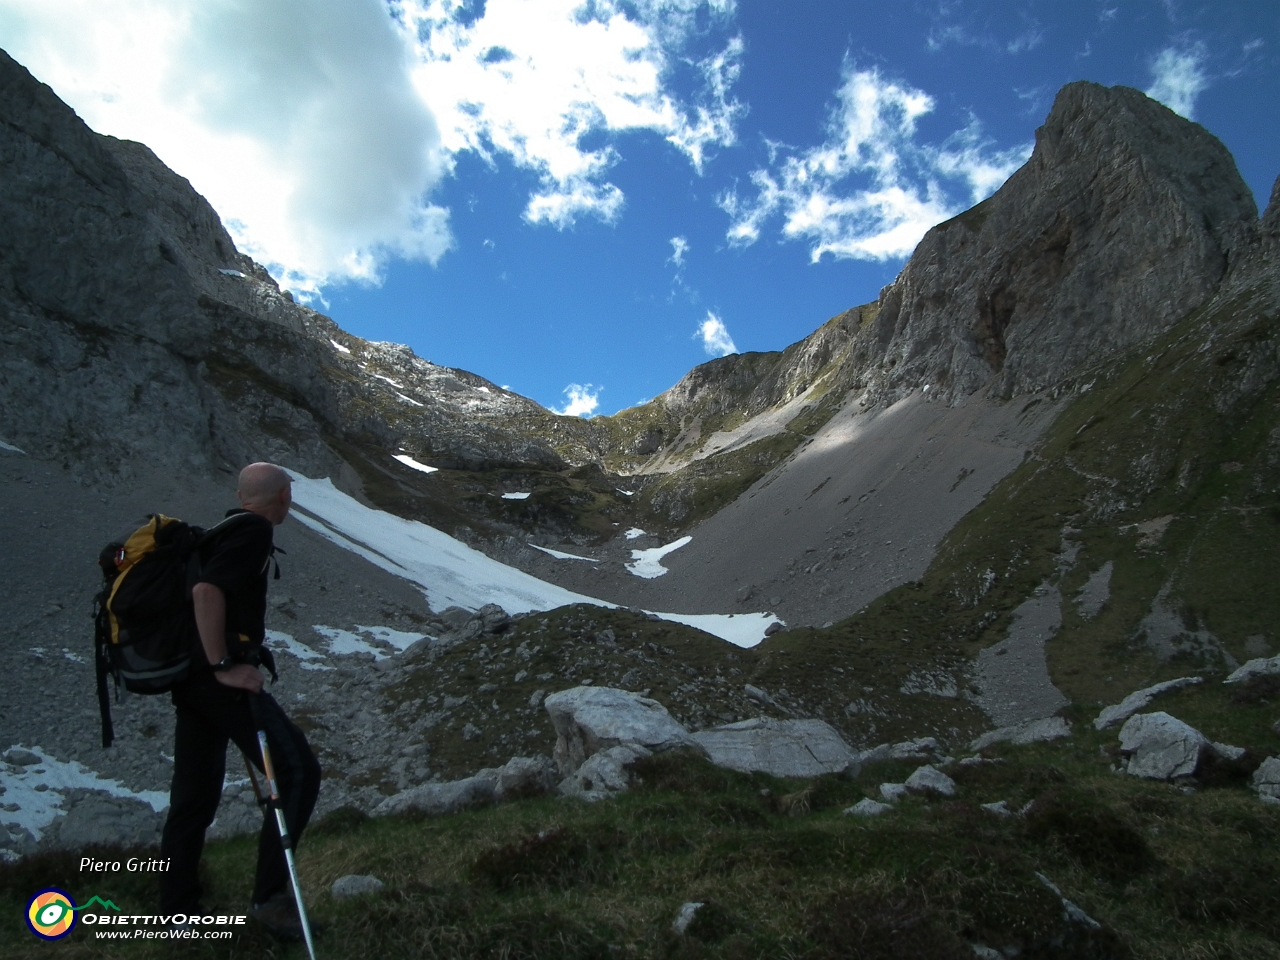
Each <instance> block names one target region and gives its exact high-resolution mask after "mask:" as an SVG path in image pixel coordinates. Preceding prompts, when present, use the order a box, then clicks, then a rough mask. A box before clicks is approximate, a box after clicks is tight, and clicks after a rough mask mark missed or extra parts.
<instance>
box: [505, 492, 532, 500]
mask: <svg viewBox="0 0 1280 960" xmlns="http://www.w3.org/2000/svg"><path fill="white" fill-rule="evenodd" d="M529 496H530V495H529V494H527V493H504V494H503V495H502V499H503V500H528V499H529Z"/></svg>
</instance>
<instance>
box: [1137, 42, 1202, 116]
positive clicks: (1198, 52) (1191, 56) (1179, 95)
mask: <svg viewBox="0 0 1280 960" xmlns="http://www.w3.org/2000/svg"><path fill="white" fill-rule="evenodd" d="M1207 58H1208V51H1207V50H1206V49H1205V46H1204V44H1203V43H1201V42H1200V41H1198V40H1197V41H1195V42H1194V43H1183V44H1179V45H1176V46H1172V47H1166V48H1165V49H1164V50H1161V51H1160V54H1159V55H1158V56H1157V57H1156V58H1155V61H1154V62H1153V63H1152V64H1151V75H1152V78H1153V80H1154V81H1155V82H1154V83H1152V85H1151V86H1150V87H1149V88H1148V89H1147V96H1149V97H1151V98H1152V99H1153V100H1159V101H1160V102H1161V103H1163V104H1164V105H1165V106H1166V107H1168V108H1169V109H1170V110H1172V111H1173V112H1174V113H1177V114H1181V115H1182V116H1184V117H1186V118H1187V119H1188V120H1192V119H1194V114H1195V106H1196V98H1197V97H1199V96H1200V94H1201V93H1203V92H1204V91H1205V90H1206V89H1208V87H1209V77H1208V75H1207V74H1206V73H1205V71H1204V63H1205V60H1206V59H1207Z"/></svg>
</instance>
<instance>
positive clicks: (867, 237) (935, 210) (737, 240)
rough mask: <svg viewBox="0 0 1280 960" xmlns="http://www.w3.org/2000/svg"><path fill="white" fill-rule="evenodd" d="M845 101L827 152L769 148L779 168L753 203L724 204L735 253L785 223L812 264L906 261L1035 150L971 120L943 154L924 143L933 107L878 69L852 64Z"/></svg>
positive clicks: (755, 176)
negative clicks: (923, 126) (921, 132)
mask: <svg viewBox="0 0 1280 960" xmlns="http://www.w3.org/2000/svg"><path fill="white" fill-rule="evenodd" d="M837 100H838V103H837V106H836V108H835V110H834V111H833V112H832V115H831V118H830V120H829V122H828V125H827V138H826V141H825V142H824V143H823V144H822V145H821V146H817V147H812V148H809V149H807V150H803V151H799V152H795V151H790V150H787V149H785V148H783V147H781V146H779V145H776V144H774V145H771V152H772V154H773V161H772V162H771V163H770V165H769V166H768V167H766V168H761V169H757V170H755V171H753V172H752V174H751V183H752V186H753V187H754V188H755V195H754V196H747V197H744V196H742V195H741V194H739V193H738V191H737V190H733V191H730V192H727V193H725V194H722V195H721V196H720V198H719V203H720V206H721V208H722V209H724V210H725V212H726V213H728V214H729V216H730V219H731V224H730V226H729V230H728V239H729V242H730V243H731V244H740V245H746V244H750V243H754V242H755V241H756V240H758V239H759V238H760V236H761V233H762V231H763V230H764V228H765V225H766V224H767V223H768V222H769V221H770V220H772V219H774V218H775V217H781V219H782V236H783V237H784V238H786V239H790V240H801V241H804V242H807V243H809V245H810V257H811V259H812V260H813V261H814V262H817V261H818V260H820V259H821V258H822V256H823V255H824V254H831V255H832V256H834V257H837V258H854V259H862V260H886V259H890V258H894V257H902V256H905V255H907V254H909V253H910V252H911V250H912V249H914V247H915V245H916V243H917V242H918V241H919V240H920V238H921V237H922V236H923V235H924V233H925V231H926V230H928V229H929V228H930V227H931V226H933V225H934V224H936V223H938V222H940V221H942V220H945V219H947V218H949V217H951V216H954V215H955V214H956V213H957V212H959V210H960V209H962V208H963V205H968V204H971V203H976V202H978V201H979V200H982V199H983V198H985V197H987V196H989V195H990V194H991V193H992V192H994V191H995V190H996V189H997V188H998V187H999V186H1000V185H1001V184H1002V183H1003V182H1004V181H1005V180H1006V179H1007V178H1008V176H1009V174H1011V173H1012V172H1013V171H1014V170H1016V169H1017V168H1018V167H1019V166H1020V165H1021V164H1022V163H1023V162H1024V161H1025V160H1026V157H1027V156H1028V155H1029V153H1030V150H1031V145H1030V144H1025V145H1021V146H1018V147H1014V148H1012V149H1009V150H998V149H996V148H995V147H994V145H993V144H992V143H991V142H990V141H989V140H987V139H986V138H985V137H984V136H983V133H982V128H981V125H980V124H979V123H978V121H977V120H975V119H972V118H971V119H970V122H969V124H968V125H967V126H966V127H964V128H962V129H961V130H958V131H956V132H955V133H953V134H952V135H951V136H950V137H948V138H947V139H946V140H945V141H944V142H943V143H942V144H941V145H937V146H933V145H928V144H921V143H918V142H917V139H916V121H917V120H918V119H919V118H920V117H922V116H924V115H925V114H927V113H929V112H930V111H932V110H933V107H934V102H933V98H932V97H930V96H929V95H928V94H927V93H925V92H924V91H923V90H917V89H914V88H912V87H909V86H906V85H905V84H899V83H894V82H892V81H889V80H886V79H885V78H883V77H882V76H881V75H880V73H879V71H878V70H874V69H873V70H856V69H854V68H853V67H852V65H850V64H846V67H845V71H844V81H843V84H842V86H841V88H840V90H839V91H838V93H837ZM946 181H951V184H950V185H949V188H948V185H947V183H946Z"/></svg>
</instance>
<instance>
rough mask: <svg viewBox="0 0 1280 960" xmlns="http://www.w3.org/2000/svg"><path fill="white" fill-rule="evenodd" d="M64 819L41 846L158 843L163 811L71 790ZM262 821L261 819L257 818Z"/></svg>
mask: <svg viewBox="0 0 1280 960" xmlns="http://www.w3.org/2000/svg"><path fill="white" fill-rule="evenodd" d="M63 803H64V805H66V806H67V807H68V810H67V815H66V816H65V817H58V818H57V819H56V820H54V821H53V823H52V824H50V825H49V827H48V828H47V829H46V831H45V835H44V837H43V838H42V840H43V844H42V845H43V846H45V847H50V848H54V849H60V850H78V849H79V848H81V847H84V846H88V845H90V844H100V843H117V844H120V845H122V846H127V847H151V846H155V845H157V844H159V842H160V831H161V829H162V827H163V826H164V818H165V815H166V814H165V812H161V813H157V812H156V811H155V810H153V809H152V808H151V806H150V805H149V804H146V803H143V802H142V801H141V800H135V799H133V798H132V797H115V796H112V795H111V794H109V793H106V792H104V791H101V790H83V791H82V790H72V791H69V792H68V793H67V795H66V797H65V799H64V801H63ZM258 822H259V824H261V822H262V818H261V816H259V818H258Z"/></svg>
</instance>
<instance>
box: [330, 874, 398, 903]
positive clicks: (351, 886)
mask: <svg viewBox="0 0 1280 960" xmlns="http://www.w3.org/2000/svg"><path fill="white" fill-rule="evenodd" d="M384 886H385V884H383V882H382V881H381V880H379V879H378V878H377V877H371V876H368V875H367V874H359V873H349V874H347V875H346V876H345V877H339V878H338V879H337V880H335V881H333V886H332V887H330V888H329V892H330V893H331V894H333V896H334V897H335V898H337V899H342V898H343V897H359V896H363V895H364V894H366V893H378V892H379V891H380V890H382V888H383V887H384Z"/></svg>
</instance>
